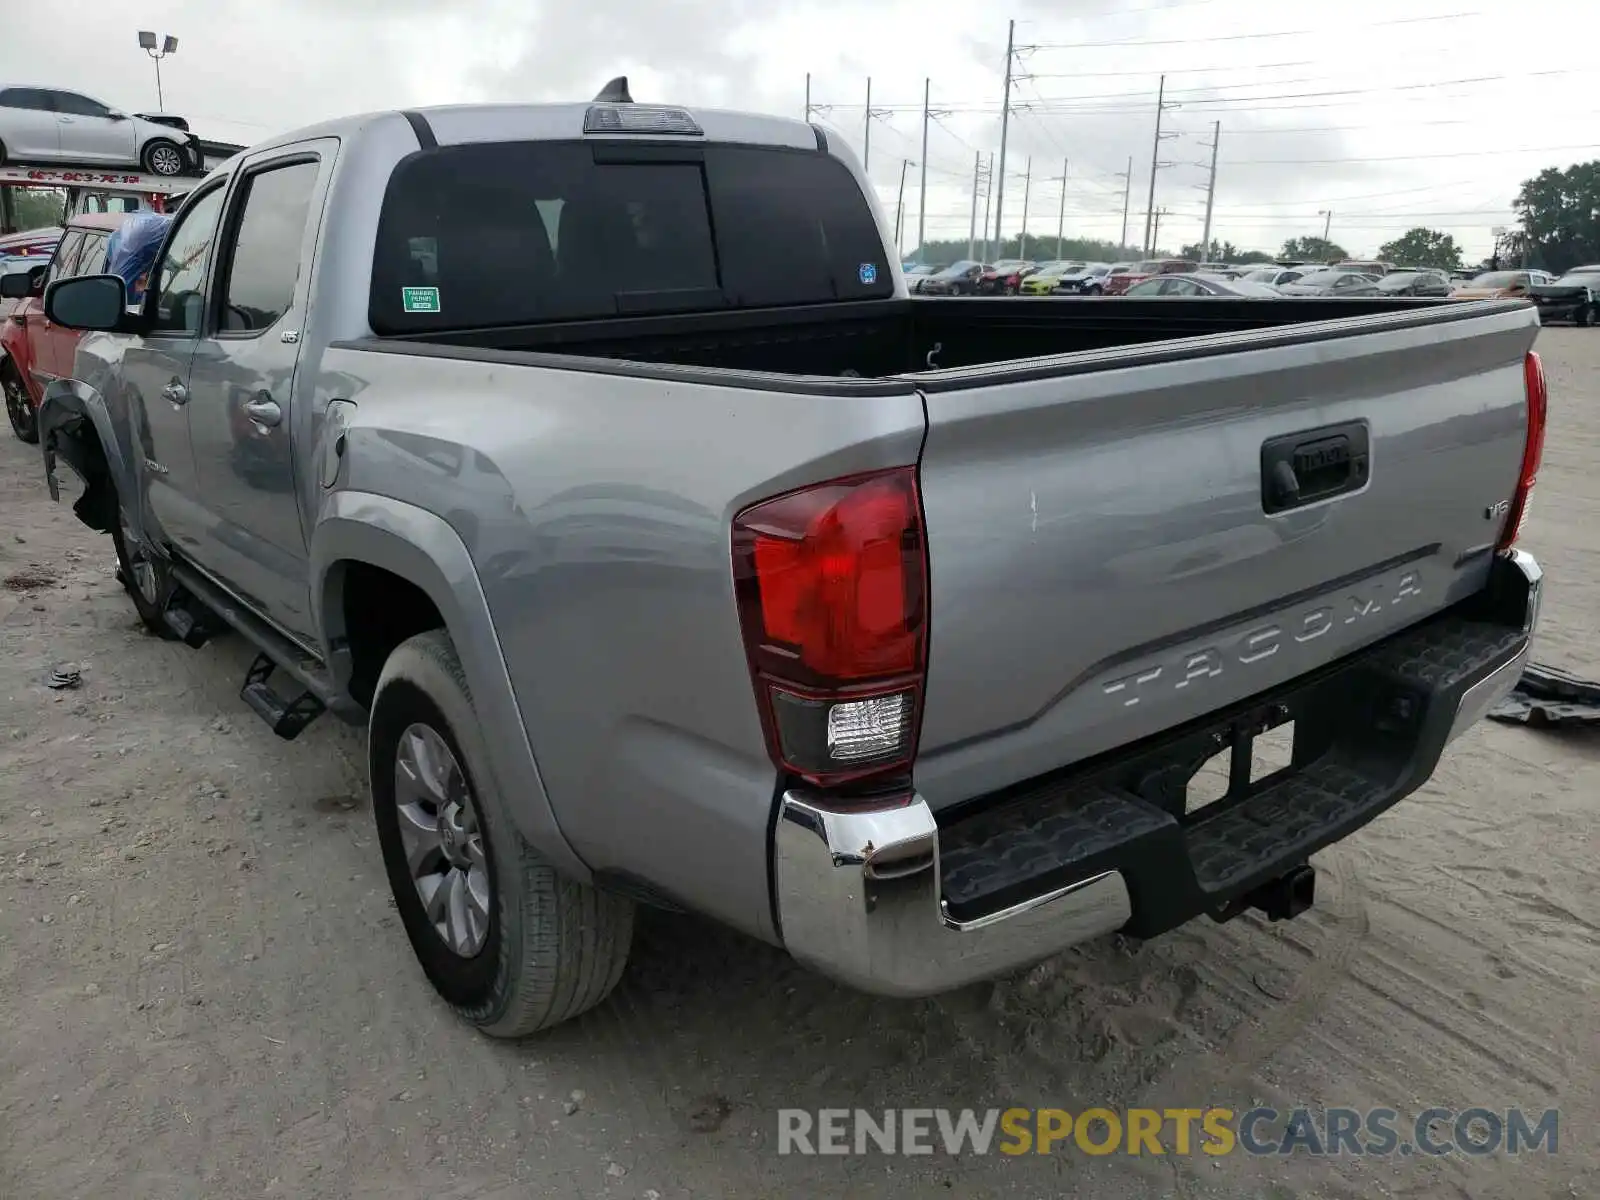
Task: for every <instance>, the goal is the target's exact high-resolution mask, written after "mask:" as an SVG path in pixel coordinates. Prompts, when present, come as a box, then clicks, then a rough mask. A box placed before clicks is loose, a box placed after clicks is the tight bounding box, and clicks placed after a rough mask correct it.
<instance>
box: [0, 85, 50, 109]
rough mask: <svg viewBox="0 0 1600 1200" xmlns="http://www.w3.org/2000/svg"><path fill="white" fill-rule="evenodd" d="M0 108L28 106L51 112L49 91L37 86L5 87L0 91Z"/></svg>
mask: <svg viewBox="0 0 1600 1200" xmlns="http://www.w3.org/2000/svg"><path fill="white" fill-rule="evenodd" d="M0 108H28V109H32V110H34V111H35V112H51V111H52V109H51V105H50V93H49V92H45V91H41V90H40V89H39V88H6V89H5V90H4V91H0Z"/></svg>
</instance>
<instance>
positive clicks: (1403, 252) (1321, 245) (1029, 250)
mask: <svg viewBox="0 0 1600 1200" xmlns="http://www.w3.org/2000/svg"><path fill="white" fill-rule="evenodd" d="M973 252H974V254H975V255H977V256H979V257H982V256H983V253H984V251H983V243H982V241H981V240H980V241H979V243H978V244H977V246H976V247H974V251H973ZM966 257H967V242H966V239H965V238H953V239H945V240H935V241H930V242H927V243H926V244H925V245H923V247H922V248H921V250H920V252H919V251H916V250H913V251H912V252H911V253H910V254H909V255H907V256H906V258H907V261H908V262H913V261H914V262H925V263H936V264H939V265H948V264H950V263H954V262H960V261H962V260H963V259H965V258H966ZM1353 257H1355V256H1354V255H1352V254H1350V253H1349V252H1348V251H1347V250H1346V249H1345V248H1344V247H1343V246H1341V245H1339V244H1338V243H1337V242H1332V241H1328V240H1326V239H1325V238H1319V237H1300V238H1289V239H1288V240H1287V241H1285V242H1284V243H1283V246H1282V248H1281V249H1279V251H1278V253H1277V254H1269V253H1267V252H1266V251H1265V250H1241V249H1240V248H1239V247H1238V246H1235V245H1234V244H1233V243H1232V242H1225V241H1218V240H1216V239H1214V238H1213V239H1212V242H1211V245H1210V246H1209V247H1205V246H1202V245H1201V244H1200V243H1199V242H1191V243H1189V244H1188V245H1184V246H1179V247H1178V250H1177V253H1176V254H1174V253H1173V252H1172V251H1171V250H1166V249H1162V248H1157V249H1156V250H1155V251H1154V252H1153V253H1151V254H1148V255H1147V254H1145V253H1144V252H1143V251H1141V250H1140V248H1139V247H1137V246H1120V245H1118V244H1117V243H1116V242H1108V241H1101V240H1098V239H1096V238H1072V237H1064V238H1056V237H1054V236H1044V237H1040V236H1038V235H1036V234H1032V233H1027V234H1018V235H1016V236H1015V237H1009V238H1006V239H1005V240H1004V241H1002V242H1000V243H999V244H998V245H994V244H992V243H991V246H990V251H989V255H988V261H990V262H997V261H999V260H1000V259H1007V258H1022V259H1028V260H1030V261H1033V262H1042V261H1045V260H1048V259H1062V260H1066V261H1072V262H1080V261H1081V262H1136V261H1138V260H1139V259H1142V258H1186V259H1190V260H1192V261H1194V262H1223V263H1233V264H1235V265H1238V266H1248V265H1250V264H1251V263H1270V262H1275V261H1277V260H1279V259H1289V260H1293V261H1296V262H1326V263H1335V262H1343V261H1345V260H1347V259H1350V258H1353ZM1378 258H1379V259H1381V260H1382V261H1384V262H1392V263H1396V264H1400V265H1404V266H1408V267H1440V268H1443V269H1444V270H1449V271H1454V270H1458V269H1459V268H1460V267H1461V266H1462V260H1461V248H1460V247H1459V246H1458V245H1457V244H1456V240H1455V238H1453V237H1451V236H1450V235H1449V234H1448V233H1440V232H1439V231H1438V230H1436V229H1427V228H1424V227H1422V226H1418V227H1417V228H1415V229H1412V230H1409V231H1407V232H1406V233H1405V234H1404V235H1403V236H1401V237H1398V238H1396V239H1395V240H1394V241H1392V242H1385V243H1384V244H1383V245H1382V246H1379V247H1378Z"/></svg>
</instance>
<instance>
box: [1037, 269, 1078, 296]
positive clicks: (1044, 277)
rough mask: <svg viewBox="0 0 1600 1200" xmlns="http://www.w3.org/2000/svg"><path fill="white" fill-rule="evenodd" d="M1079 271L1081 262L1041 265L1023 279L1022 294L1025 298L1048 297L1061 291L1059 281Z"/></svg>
mask: <svg viewBox="0 0 1600 1200" xmlns="http://www.w3.org/2000/svg"><path fill="white" fill-rule="evenodd" d="M1081 270H1083V264H1082V263H1081V262H1047V263H1041V264H1040V265H1039V269H1038V270H1037V271H1035V272H1033V274H1031V275H1029V276H1027V277H1026V278H1025V279H1023V281H1022V292H1023V294H1024V295H1027V296H1048V295H1050V294H1051V293H1052V292H1058V291H1060V290H1061V281H1062V280H1063V279H1065V278H1066V277H1067V276H1068V275H1071V274H1073V273H1074V272H1077V271H1081Z"/></svg>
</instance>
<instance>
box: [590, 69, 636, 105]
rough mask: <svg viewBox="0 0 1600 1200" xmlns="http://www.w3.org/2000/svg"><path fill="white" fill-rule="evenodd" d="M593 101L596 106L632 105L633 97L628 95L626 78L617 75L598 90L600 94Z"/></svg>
mask: <svg viewBox="0 0 1600 1200" xmlns="http://www.w3.org/2000/svg"><path fill="white" fill-rule="evenodd" d="M594 100H595V103H596V104H632V103H633V97H632V96H630V95H629V94H628V77H627V76H626V75H618V76H617V77H616V78H615V79H613V80H612V81H611V82H610V83H608V84H606V85H605V87H603V88H601V89H600V94H599V95H598V96H596V97H595V98H594Z"/></svg>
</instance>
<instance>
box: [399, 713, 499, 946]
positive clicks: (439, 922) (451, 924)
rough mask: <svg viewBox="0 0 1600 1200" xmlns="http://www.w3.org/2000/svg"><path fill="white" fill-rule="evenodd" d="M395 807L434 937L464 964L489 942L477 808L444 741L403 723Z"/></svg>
mask: <svg viewBox="0 0 1600 1200" xmlns="http://www.w3.org/2000/svg"><path fill="white" fill-rule="evenodd" d="M394 802H395V808H396V810H397V812H398V815H399V818H400V821H399V824H400V841H401V844H402V846H403V847H404V848H405V855H406V865H407V867H408V868H409V870H410V872H411V882H412V884H413V885H414V886H415V887H416V889H417V896H418V897H419V898H420V899H421V900H422V910H423V912H424V913H425V914H426V915H427V918H428V921H429V922H430V923H431V924H432V925H433V929H434V932H435V933H437V934H438V935H439V938H440V940H441V941H442V942H444V944H445V945H446V946H447V947H448V948H449V949H450V950H451V952H452V953H454V954H457V955H459V956H460V957H462V958H472V957H474V956H476V955H477V954H478V953H479V951H481V950H482V949H483V946H484V942H485V941H486V940H487V939H488V936H489V911H490V907H489V906H490V897H489V870H488V861H487V858H486V856H485V854H484V849H483V833H482V831H481V830H480V828H479V825H478V814H477V809H476V807H475V806H474V805H473V801H472V793H471V791H470V789H469V788H468V786H467V776H466V772H465V771H463V770H462V769H461V764H460V762H458V761H457V759H456V756H455V754H454V752H453V751H452V750H451V749H450V746H449V745H448V743H446V742H445V740H444V738H443V737H441V736H440V734H439V732H438V731H437V730H436V729H434V728H433V727H432V726H429V725H425V724H422V723H420V722H419V723H417V724H413V725H408V726H407V727H406V730H405V732H404V733H402V734H401V735H400V744H399V746H398V747H397V748H396V750H395V774H394Z"/></svg>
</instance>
